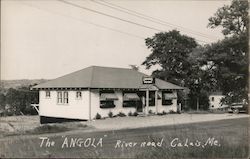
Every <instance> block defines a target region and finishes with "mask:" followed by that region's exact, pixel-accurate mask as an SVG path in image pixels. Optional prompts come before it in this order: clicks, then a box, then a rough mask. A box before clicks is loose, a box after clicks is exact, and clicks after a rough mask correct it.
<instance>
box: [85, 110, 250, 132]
mask: <svg viewBox="0 0 250 159" xmlns="http://www.w3.org/2000/svg"><path fill="white" fill-rule="evenodd" d="M243 117H250V115H248V114H228V113H225V114H185V113H184V114H168V115H163V116H156V115H155V116H146V117H140V116H137V117H116V118H106V119H102V120H94V121H88V122H87V125H89V126H92V127H95V128H96V129H99V130H119V129H127V128H140V127H151V126H164V125H178V124H187V123H197V122H206V121H215V120H224V119H235V118H243Z"/></svg>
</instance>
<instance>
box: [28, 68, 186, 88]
mask: <svg viewBox="0 0 250 159" xmlns="http://www.w3.org/2000/svg"><path fill="white" fill-rule="evenodd" d="M147 76H148V75H146V74H143V73H141V72H138V71H135V70H133V69H127V68H112V67H100V66H90V67H87V68H85V69H82V70H79V71H76V72H73V73H70V74H67V75H64V76H62V77H59V78H56V79H53V80H50V81H48V82H45V83H42V84H39V85H36V86H34V87H33V88H34V89H39V88H121V89H140V88H144V87H145V84H144V85H143V84H142V79H143V77H147ZM155 86H156V87H157V88H159V89H183V88H182V87H180V86H177V85H174V84H172V83H169V82H166V81H163V80H161V79H157V78H156V79H155Z"/></svg>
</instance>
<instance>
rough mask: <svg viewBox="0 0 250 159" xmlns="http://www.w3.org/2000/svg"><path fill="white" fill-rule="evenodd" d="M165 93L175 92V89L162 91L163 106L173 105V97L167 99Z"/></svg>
mask: <svg viewBox="0 0 250 159" xmlns="http://www.w3.org/2000/svg"><path fill="white" fill-rule="evenodd" d="M165 93H174V92H173V91H162V94H161V95H162V99H161V105H162V106H171V105H173V99H165V96H164V94H165ZM168 102H169V103H168Z"/></svg>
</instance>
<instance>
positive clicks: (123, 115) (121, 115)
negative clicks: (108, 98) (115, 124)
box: [117, 112, 126, 117]
mask: <svg viewBox="0 0 250 159" xmlns="http://www.w3.org/2000/svg"><path fill="white" fill-rule="evenodd" d="M117 116H119V117H125V116H126V114H124V113H123V112H119V114H117Z"/></svg>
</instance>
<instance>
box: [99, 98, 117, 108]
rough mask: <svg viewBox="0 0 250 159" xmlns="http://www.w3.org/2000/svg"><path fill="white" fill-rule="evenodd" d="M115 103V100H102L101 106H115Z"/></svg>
mask: <svg viewBox="0 0 250 159" xmlns="http://www.w3.org/2000/svg"><path fill="white" fill-rule="evenodd" d="M114 107H115V104H114V101H113V100H105V101H100V108H114Z"/></svg>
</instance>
